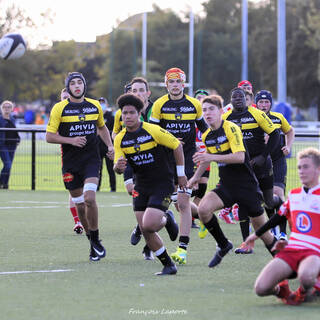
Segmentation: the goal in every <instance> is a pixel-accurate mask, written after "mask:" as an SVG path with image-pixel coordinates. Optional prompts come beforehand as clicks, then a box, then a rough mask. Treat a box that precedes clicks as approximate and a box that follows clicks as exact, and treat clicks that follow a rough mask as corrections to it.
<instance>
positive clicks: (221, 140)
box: [188, 95, 274, 268]
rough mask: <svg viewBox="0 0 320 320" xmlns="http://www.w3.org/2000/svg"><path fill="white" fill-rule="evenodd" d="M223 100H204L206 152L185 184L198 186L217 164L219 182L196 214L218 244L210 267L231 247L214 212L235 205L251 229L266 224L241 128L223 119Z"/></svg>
mask: <svg viewBox="0 0 320 320" xmlns="http://www.w3.org/2000/svg"><path fill="white" fill-rule="evenodd" d="M222 107H223V106H222V98H221V97H220V96H217V95H212V96H208V97H205V98H204V99H203V100H202V109H203V114H204V118H205V120H206V122H207V123H208V125H209V126H210V128H209V129H208V130H207V131H206V132H205V133H204V134H203V135H202V141H203V143H204V144H205V146H206V153H200V152H197V153H196V154H195V155H194V156H193V160H194V161H195V162H197V163H198V162H200V165H199V167H198V169H197V171H196V173H195V174H194V176H193V177H192V178H191V179H190V180H189V181H188V187H193V186H194V185H196V184H197V183H198V181H199V180H200V178H201V175H202V174H203V172H204V171H205V170H206V168H207V167H208V165H209V164H210V162H212V161H214V162H216V163H217V164H218V168H219V177H220V181H219V184H218V185H217V187H216V188H215V189H214V190H211V191H210V192H209V193H207V194H206V195H205V196H204V198H203V199H202V200H201V202H200V204H199V207H198V213H199V217H200V219H201V221H202V222H203V224H204V225H205V227H206V228H207V229H208V231H209V232H210V233H211V235H212V236H213V237H214V239H215V240H216V242H217V244H218V249H217V251H216V254H215V255H214V257H213V258H212V260H211V261H210V262H209V267H210V268H213V267H215V266H216V265H218V264H219V263H220V262H221V260H222V258H223V257H224V256H225V255H226V254H227V253H228V252H229V251H230V250H231V249H232V248H233V245H232V243H231V242H230V241H229V240H228V239H227V238H226V237H225V235H224V233H223V232H222V230H221V228H220V226H219V223H218V219H217V218H216V216H215V215H214V212H215V211H217V210H219V209H222V208H224V207H230V206H232V205H233V204H234V203H238V204H239V205H240V206H242V207H244V208H245V209H246V211H247V213H248V216H249V217H250V219H251V221H252V225H253V226H254V228H258V226H261V225H263V224H264V223H265V221H266V218H265V216H264V214H263V208H262V206H261V200H262V195H261V192H260V189H259V187H258V182H257V179H256V177H255V175H254V173H253V171H252V169H251V166H250V164H249V157H248V154H247V151H246V149H245V146H244V143H243V136H242V133H241V130H240V128H239V127H238V126H237V125H235V124H234V123H232V122H230V121H224V120H222V117H221V115H222V113H223V108H222ZM263 240H264V242H265V244H266V245H267V247H268V248H269V249H271V248H272V244H273V243H274V238H273V236H272V234H271V233H270V232H269V233H266V234H264V239H263Z"/></svg>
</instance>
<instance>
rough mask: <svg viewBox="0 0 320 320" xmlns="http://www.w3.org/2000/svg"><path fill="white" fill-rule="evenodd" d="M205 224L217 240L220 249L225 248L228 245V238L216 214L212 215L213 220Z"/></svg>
mask: <svg viewBox="0 0 320 320" xmlns="http://www.w3.org/2000/svg"><path fill="white" fill-rule="evenodd" d="M204 225H205V227H206V228H207V229H208V231H209V232H210V233H211V235H212V236H213V237H214V239H215V240H216V241H217V244H218V246H219V248H220V249H222V248H225V247H226V246H227V245H228V239H227V238H226V237H225V235H224V233H223V231H222V230H221V228H220V225H219V222H218V219H217V217H216V216H215V215H214V214H213V215H212V218H211V220H209V221H208V222H207V223H204Z"/></svg>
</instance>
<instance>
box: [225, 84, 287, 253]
mask: <svg viewBox="0 0 320 320" xmlns="http://www.w3.org/2000/svg"><path fill="white" fill-rule="evenodd" d="M231 104H232V105H233V110H230V111H228V112H226V113H225V114H224V115H223V116H222V117H223V119H225V120H229V121H232V122H234V123H235V124H237V125H238V126H239V127H240V129H241V131H242V134H243V139H244V142H245V146H246V148H247V150H248V153H249V156H250V164H251V165H252V168H253V171H254V173H255V175H256V177H257V179H258V182H259V187H260V189H261V190H262V192H263V198H264V202H265V205H266V210H268V209H270V210H273V208H278V207H280V205H281V203H282V201H281V199H280V198H279V197H278V196H274V195H273V171H272V161H271V157H270V154H271V153H272V152H273V151H274V149H275V147H276V146H277V144H278V143H279V132H278V130H276V127H275V125H274V124H273V123H272V121H271V120H270V118H269V117H268V116H267V115H266V114H265V113H264V112H262V111H260V110H259V109H256V108H253V107H247V106H246V100H245V92H244V91H243V89H241V88H234V89H233V90H232V91H231ZM265 134H267V135H268V136H269V140H268V143H267V144H265V140H264V136H265ZM267 213H268V211H267ZM246 217H247V213H246V212H245V211H244V208H242V209H241V207H240V206H239V219H240V221H243V220H246ZM240 225H241V224H240ZM241 232H242V238H243V240H245V239H246V238H247V237H248V235H249V225H248V224H247V225H246V226H242V225H241ZM241 250H242V249H241V248H237V249H236V253H245V252H244V251H243V252H242V251H241ZM244 250H245V248H244Z"/></svg>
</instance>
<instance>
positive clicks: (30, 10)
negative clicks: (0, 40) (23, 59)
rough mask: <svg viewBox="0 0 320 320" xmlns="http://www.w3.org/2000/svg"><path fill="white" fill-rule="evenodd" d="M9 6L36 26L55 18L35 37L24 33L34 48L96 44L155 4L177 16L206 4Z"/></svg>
mask: <svg viewBox="0 0 320 320" xmlns="http://www.w3.org/2000/svg"><path fill="white" fill-rule="evenodd" d="M3 1H4V2H5V3H6V5H12V4H15V5H16V6H19V7H20V8H22V9H24V10H25V12H26V13H27V15H29V16H30V17H31V18H32V19H33V20H34V21H35V22H40V21H43V19H42V18H41V12H45V11H46V10H48V9H50V11H51V12H52V14H54V19H53V22H52V23H49V22H47V24H46V27H45V28H44V27H43V28H41V30H39V31H38V32H37V34H36V35H35V34H34V32H31V31H30V30H29V31H28V30H17V32H20V33H22V32H24V34H25V38H26V39H25V40H27V42H29V44H30V45H31V46H34V45H35V44H37V43H50V42H51V41H54V40H76V41H79V42H94V41H95V40H96V36H98V35H102V34H106V33H109V32H110V31H111V30H112V28H113V27H116V26H117V25H118V22H119V21H123V20H125V19H126V18H128V17H129V16H131V15H134V14H137V13H141V12H147V11H152V5H153V3H154V4H156V5H157V6H158V7H160V8H161V9H166V8H171V9H172V10H174V11H175V12H177V13H182V12H186V11H187V10H188V8H191V9H192V11H193V12H194V13H199V12H201V11H202V5H201V3H202V2H206V1H207V0H134V1H132V0H76V1H74V0H53V1H52V0H3Z"/></svg>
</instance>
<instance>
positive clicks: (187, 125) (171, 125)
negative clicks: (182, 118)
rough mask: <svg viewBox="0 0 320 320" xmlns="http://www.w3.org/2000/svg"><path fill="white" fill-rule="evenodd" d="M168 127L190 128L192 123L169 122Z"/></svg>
mask: <svg viewBox="0 0 320 320" xmlns="http://www.w3.org/2000/svg"><path fill="white" fill-rule="evenodd" d="M166 129H190V123H167V125H166Z"/></svg>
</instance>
